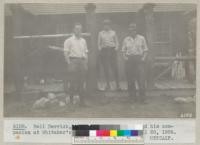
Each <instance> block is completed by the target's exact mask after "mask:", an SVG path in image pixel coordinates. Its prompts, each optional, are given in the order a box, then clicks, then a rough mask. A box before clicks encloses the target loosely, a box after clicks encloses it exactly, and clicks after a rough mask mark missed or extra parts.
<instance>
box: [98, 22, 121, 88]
mask: <svg viewBox="0 0 200 145" xmlns="http://www.w3.org/2000/svg"><path fill="white" fill-rule="evenodd" d="M103 24H104V27H103V30H102V31H101V32H99V35H98V49H99V51H100V60H101V64H102V66H103V69H104V75H105V79H106V84H107V86H106V89H109V88H110V81H111V80H110V75H109V70H110V69H111V72H112V74H114V78H115V81H116V85H117V89H119V79H118V66H117V50H118V45H119V43H118V39H117V35H116V32H115V31H114V30H112V29H111V26H110V25H111V21H110V20H109V19H106V20H104V21H103Z"/></svg>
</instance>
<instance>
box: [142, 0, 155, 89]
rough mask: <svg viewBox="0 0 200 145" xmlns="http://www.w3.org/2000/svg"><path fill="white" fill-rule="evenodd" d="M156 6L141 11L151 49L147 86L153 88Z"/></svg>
mask: <svg viewBox="0 0 200 145" xmlns="http://www.w3.org/2000/svg"><path fill="white" fill-rule="evenodd" d="M153 9H154V4H150V3H148V4H145V5H144V6H143V8H142V9H141V10H140V12H141V13H143V17H144V18H143V19H144V23H145V24H144V27H145V31H146V33H145V34H146V39H147V44H148V48H149V52H148V60H147V67H146V68H147V70H146V72H148V73H147V74H146V75H147V86H148V87H149V88H151V87H152V86H153V70H152V68H153V67H152V66H153V60H154V57H155V56H154V51H153V47H154V45H153V42H154V37H155V25H154V10H153Z"/></svg>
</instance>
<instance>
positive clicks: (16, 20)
mask: <svg viewBox="0 0 200 145" xmlns="http://www.w3.org/2000/svg"><path fill="white" fill-rule="evenodd" d="M10 9H11V11H12V23H13V34H14V35H20V34H21V33H22V29H23V27H22V21H23V20H22V16H23V14H22V8H21V6H20V5H19V4H12V5H11V6H10ZM11 49H12V55H13V60H12V61H13V65H14V66H13V77H14V85H15V89H16V92H17V93H20V92H21V91H22V88H23V69H22V63H23V57H22V56H23V50H22V42H21V41H19V40H14V39H13V41H12V48H11Z"/></svg>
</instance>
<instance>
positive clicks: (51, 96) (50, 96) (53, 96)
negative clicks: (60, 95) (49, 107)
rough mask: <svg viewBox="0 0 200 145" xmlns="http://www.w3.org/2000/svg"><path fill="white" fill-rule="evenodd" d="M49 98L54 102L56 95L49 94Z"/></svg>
mask: <svg viewBox="0 0 200 145" xmlns="http://www.w3.org/2000/svg"><path fill="white" fill-rule="evenodd" d="M47 98H48V99H50V100H53V99H55V98H56V95H55V94H54V93H48V95H47Z"/></svg>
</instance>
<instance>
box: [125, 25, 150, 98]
mask: <svg viewBox="0 0 200 145" xmlns="http://www.w3.org/2000/svg"><path fill="white" fill-rule="evenodd" d="M147 51H148V47H147V44H146V40H145V38H144V37H143V36H141V35H139V34H137V32H136V24H135V23H131V24H130V25H129V34H128V36H127V37H126V38H125V39H124V41H123V45H122V52H123V56H124V59H125V61H126V63H125V64H126V66H125V67H126V75H127V83H128V92H129V97H135V101H144V100H143V98H144V96H145V76H144V62H145V60H146V56H147ZM136 82H137V84H138V89H139V97H137V96H136Z"/></svg>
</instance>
